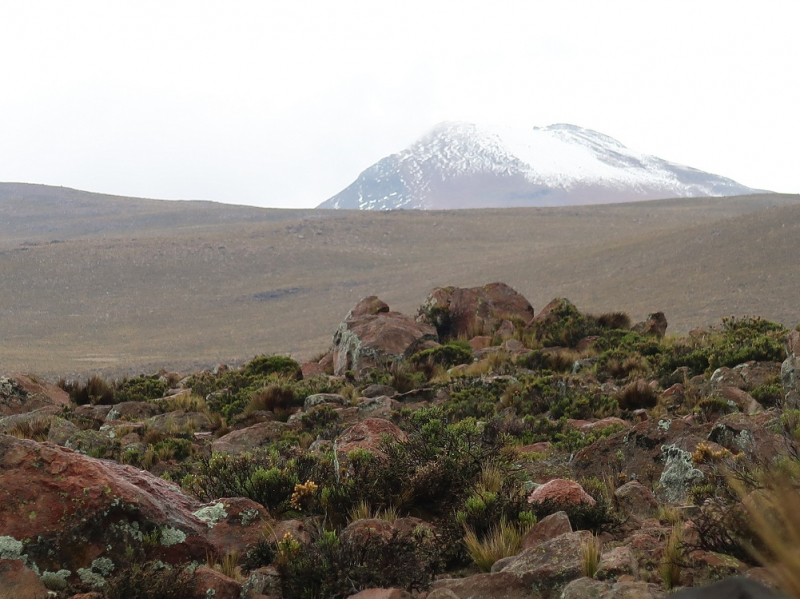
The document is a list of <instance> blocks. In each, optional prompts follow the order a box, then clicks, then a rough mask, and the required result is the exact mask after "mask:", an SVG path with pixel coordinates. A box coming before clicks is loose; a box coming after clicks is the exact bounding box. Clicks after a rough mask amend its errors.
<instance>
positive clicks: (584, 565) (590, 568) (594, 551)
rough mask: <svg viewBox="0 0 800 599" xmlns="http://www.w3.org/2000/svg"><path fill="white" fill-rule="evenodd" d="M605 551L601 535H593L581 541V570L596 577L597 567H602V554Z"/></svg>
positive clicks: (585, 574)
mask: <svg viewBox="0 0 800 599" xmlns="http://www.w3.org/2000/svg"><path fill="white" fill-rule="evenodd" d="M602 552H603V544H602V543H601V542H600V537H598V536H597V535H592V536H591V537H589V538H588V539H586V540H585V541H583V543H581V572H582V573H583V575H584V576H588V577H589V578H594V575H595V574H597V569H598V568H599V567H600V556H601V555H602Z"/></svg>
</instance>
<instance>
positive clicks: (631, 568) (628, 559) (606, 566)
mask: <svg viewBox="0 0 800 599" xmlns="http://www.w3.org/2000/svg"><path fill="white" fill-rule="evenodd" d="M638 571H639V563H638V562H637V561H636V557H635V556H634V555H633V551H631V549H630V547H626V546H624V545H623V546H621V547H615V548H614V549H611V550H610V551H607V552H605V553H603V555H602V556H601V557H600V565H599V567H598V569H597V574H596V575H595V578H597V579H598V580H617V579H619V577H620V576H623V575H626V574H627V575H630V576H636V574H637V572H638Z"/></svg>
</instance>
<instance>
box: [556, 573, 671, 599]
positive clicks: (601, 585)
mask: <svg viewBox="0 0 800 599" xmlns="http://www.w3.org/2000/svg"><path fill="white" fill-rule="evenodd" d="M666 596H667V594H666V593H665V592H664V591H662V590H661V589H660V588H659V587H658V585H655V584H647V583H646V582H603V581H602V580H595V579H593V578H579V579H578V580H574V581H572V582H571V583H569V584H568V585H567V586H566V587H565V588H564V592H563V593H562V594H561V599H665V598H666ZM675 596H676V595H670V597H675Z"/></svg>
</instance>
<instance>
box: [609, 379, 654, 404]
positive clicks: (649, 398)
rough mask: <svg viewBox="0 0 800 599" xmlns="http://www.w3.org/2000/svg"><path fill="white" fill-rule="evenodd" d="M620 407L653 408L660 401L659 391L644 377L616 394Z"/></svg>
mask: <svg viewBox="0 0 800 599" xmlns="http://www.w3.org/2000/svg"><path fill="white" fill-rule="evenodd" d="M616 400H617V403H618V404H619V407H620V408H621V409H623V410H638V409H639V408H652V407H654V406H655V405H656V404H657V403H658V393H656V392H655V391H654V390H653V388H652V387H650V385H648V384H647V382H646V381H644V380H643V379H637V380H635V381H634V382H632V383H630V384H628V385H625V386H624V387H623V388H622V389H620V390H619V391H618V392H617V394H616Z"/></svg>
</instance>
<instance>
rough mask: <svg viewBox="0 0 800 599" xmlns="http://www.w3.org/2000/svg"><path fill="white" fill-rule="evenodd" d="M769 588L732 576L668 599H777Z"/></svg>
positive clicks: (778, 596) (677, 593) (685, 590)
mask: <svg viewBox="0 0 800 599" xmlns="http://www.w3.org/2000/svg"><path fill="white" fill-rule="evenodd" d="M781 597H783V595H779V594H778V593H776V592H775V591H773V590H772V589H770V588H769V587H767V586H765V585H763V584H761V583H759V582H756V581H754V580H748V579H746V578H742V577H741V576H732V577H730V578H726V579H725V580H720V581H719V582H715V583H713V584H709V585H708V586H704V587H700V588H695V589H683V590H680V591H677V592H675V593H672V594H671V595H670V599H779V598H781Z"/></svg>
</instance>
